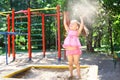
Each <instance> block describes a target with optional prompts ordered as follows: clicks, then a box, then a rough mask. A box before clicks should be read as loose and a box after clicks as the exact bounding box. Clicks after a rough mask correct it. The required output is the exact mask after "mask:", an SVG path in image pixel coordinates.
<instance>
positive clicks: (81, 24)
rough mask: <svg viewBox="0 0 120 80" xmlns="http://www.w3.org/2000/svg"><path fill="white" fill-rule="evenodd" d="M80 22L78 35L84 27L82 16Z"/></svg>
mask: <svg viewBox="0 0 120 80" xmlns="http://www.w3.org/2000/svg"><path fill="white" fill-rule="evenodd" d="M80 20H81V23H80V28H79V29H78V36H79V35H80V34H81V32H82V30H83V27H84V22H83V18H82V17H80Z"/></svg>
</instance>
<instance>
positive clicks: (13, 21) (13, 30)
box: [12, 9, 16, 61]
mask: <svg viewBox="0 0 120 80" xmlns="http://www.w3.org/2000/svg"><path fill="white" fill-rule="evenodd" d="M14 17H15V11H14V9H12V32H15V29H14V26H15V25H14V24H15V19H14ZM14 42H15V35H12V55H13V61H14V60H15V56H16V55H15V43H14Z"/></svg>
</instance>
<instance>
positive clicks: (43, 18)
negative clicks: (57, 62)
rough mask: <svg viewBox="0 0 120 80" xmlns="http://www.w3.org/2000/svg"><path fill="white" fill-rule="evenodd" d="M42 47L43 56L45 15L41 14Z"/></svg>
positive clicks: (44, 50)
mask: <svg viewBox="0 0 120 80" xmlns="http://www.w3.org/2000/svg"><path fill="white" fill-rule="evenodd" d="M42 49H43V57H45V52H46V49H45V15H44V14H42Z"/></svg>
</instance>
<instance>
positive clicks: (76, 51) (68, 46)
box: [63, 12, 84, 79]
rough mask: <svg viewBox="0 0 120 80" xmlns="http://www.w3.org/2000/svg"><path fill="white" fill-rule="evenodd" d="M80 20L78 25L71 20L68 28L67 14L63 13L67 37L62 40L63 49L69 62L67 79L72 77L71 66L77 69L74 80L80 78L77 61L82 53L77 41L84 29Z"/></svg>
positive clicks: (75, 21)
mask: <svg viewBox="0 0 120 80" xmlns="http://www.w3.org/2000/svg"><path fill="white" fill-rule="evenodd" d="M80 20H81V23H79V22H78V21H77V20H71V21H70V25H69V26H68V25H67V14H66V12H64V27H65V30H66V32H67V36H66V38H65V40H64V43H63V48H64V49H65V50H66V56H67V58H68V62H69V71H70V76H69V78H72V77H73V64H75V66H76V69H77V77H76V78H78V79H79V78H81V76H80V64H79V59H80V55H81V54H82V51H81V49H80V48H81V44H80V41H79V35H80V34H81V32H82V30H83V28H84V23H83V19H82V18H80Z"/></svg>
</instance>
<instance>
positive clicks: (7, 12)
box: [0, 11, 12, 14]
mask: <svg viewBox="0 0 120 80" xmlns="http://www.w3.org/2000/svg"><path fill="white" fill-rule="evenodd" d="M9 13H12V11H6V12H0V14H9Z"/></svg>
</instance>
